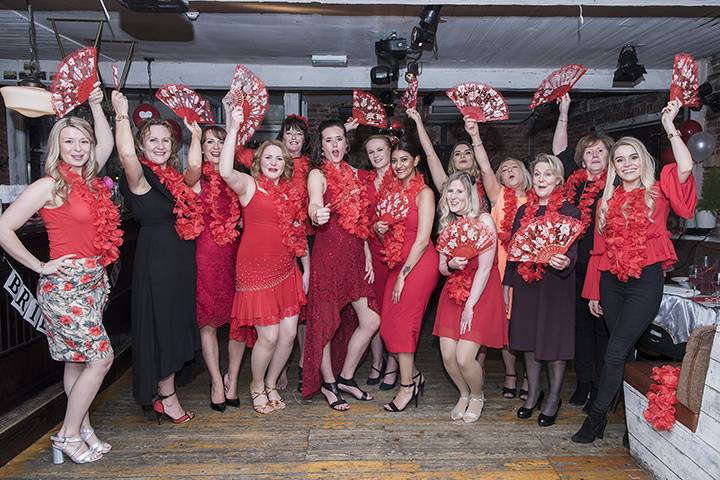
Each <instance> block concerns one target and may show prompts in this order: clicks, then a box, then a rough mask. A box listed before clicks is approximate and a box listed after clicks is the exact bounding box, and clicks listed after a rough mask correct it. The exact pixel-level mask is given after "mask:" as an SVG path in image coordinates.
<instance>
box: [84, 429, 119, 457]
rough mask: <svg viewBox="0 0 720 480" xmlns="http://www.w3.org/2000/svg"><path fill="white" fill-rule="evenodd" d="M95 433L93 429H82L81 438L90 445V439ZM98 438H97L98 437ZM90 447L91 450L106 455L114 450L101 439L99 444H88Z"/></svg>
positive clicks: (98, 440) (98, 441)
mask: <svg viewBox="0 0 720 480" xmlns="http://www.w3.org/2000/svg"><path fill="white" fill-rule="evenodd" d="M94 433H95V429H93V428H81V429H80V436H81V437H82V439H83V441H84V442H85V443H88V439H89V438H90V437H92V436H93V434H94ZM96 438H97V437H96ZM88 447H90V450H94V451H96V452H99V453H102V454H103V455H105V454H106V453H109V452H110V450H112V445H110V444H109V443H107V442H103V441H102V440H100V439H99V438H98V439H97V442H95V443H93V444H92V445H90V444H89V443H88Z"/></svg>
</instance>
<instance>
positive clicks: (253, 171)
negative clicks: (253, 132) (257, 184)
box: [250, 140, 294, 182]
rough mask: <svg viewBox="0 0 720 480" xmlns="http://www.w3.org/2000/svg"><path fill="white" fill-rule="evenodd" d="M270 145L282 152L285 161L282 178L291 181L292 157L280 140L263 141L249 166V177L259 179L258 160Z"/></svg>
mask: <svg viewBox="0 0 720 480" xmlns="http://www.w3.org/2000/svg"><path fill="white" fill-rule="evenodd" d="M271 145H274V146H276V147H278V148H279V149H280V151H281V152H282V155H283V158H284V159H285V167H284V169H283V173H282V176H283V178H285V180H287V181H288V182H289V181H291V180H292V178H293V165H294V164H293V156H292V154H291V153H290V150H288V148H287V147H286V146H285V144H284V143H283V142H281V141H280V140H265V141H264V142H263V143H262V145H260V146H259V147H258V148H257V150H255V154H254V155H253V160H252V164H251V165H250V175H252V177H253V178H255V179H257V178H260V175H262V171H261V169H260V158H261V157H262V155H263V153H264V152H265V149H266V148H267V147H269V146H271Z"/></svg>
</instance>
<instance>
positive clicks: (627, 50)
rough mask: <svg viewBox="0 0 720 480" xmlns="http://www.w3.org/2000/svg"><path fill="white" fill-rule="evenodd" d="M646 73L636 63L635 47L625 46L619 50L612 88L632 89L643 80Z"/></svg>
mask: <svg viewBox="0 0 720 480" xmlns="http://www.w3.org/2000/svg"><path fill="white" fill-rule="evenodd" d="M646 73H647V70H645V66H644V65H640V64H639V63H638V57H637V53H636V52H635V47H634V46H632V45H625V46H624V47H622V49H620V55H619V56H618V66H617V70H615V75H614V76H613V85H612V86H613V87H634V86H635V85H637V84H638V83H640V82H641V81H643V80H644V77H643V75H644V74H646Z"/></svg>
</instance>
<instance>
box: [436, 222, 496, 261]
mask: <svg viewBox="0 0 720 480" xmlns="http://www.w3.org/2000/svg"><path fill="white" fill-rule="evenodd" d="M494 243H495V236H494V235H493V233H492V232H491V231H490V229H488V228H487V227H486V226H485V224H484V223H482V222H481V221H479V220H477V219H465V218H464V219H461V220H458V221H457V222H454V223H452V224H450V225H449V226H448V227H447V228H445V230H443V231H442V233H441V234H440V236H439V237H438V241H437V251H438V252H440V253H442V254H443V255H445V256H446V257H447V258H448V259H451V258H453V257H463V258H465V259H467V260H469V259H471V258H473V257H476V256H477V255H479V254H480V253H482V252H484V251H485V250H487V249H488V248H490V247H492V246H493V244H494Z"/></svg>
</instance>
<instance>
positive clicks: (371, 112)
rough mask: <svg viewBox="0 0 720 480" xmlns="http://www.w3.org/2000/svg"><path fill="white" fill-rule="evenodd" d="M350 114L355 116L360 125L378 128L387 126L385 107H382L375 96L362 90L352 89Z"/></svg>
mask: <svg viewBox="0 0 720 480" xmlns="http://www.w3.org/2000/svg"><path fill="white" fill-rule="evenodd" d="M352 116H353V118H356V119H357V121H358V122H359V123H360V124H361V125H369V126H371V127H378V128H386V127H387V113H385V107H383V105H382V103H380V100H378V99H377V97H375V96H373V95H371V94H369V93H367V92H363V91H362V90H353V109H352Z"/></svg>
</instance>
